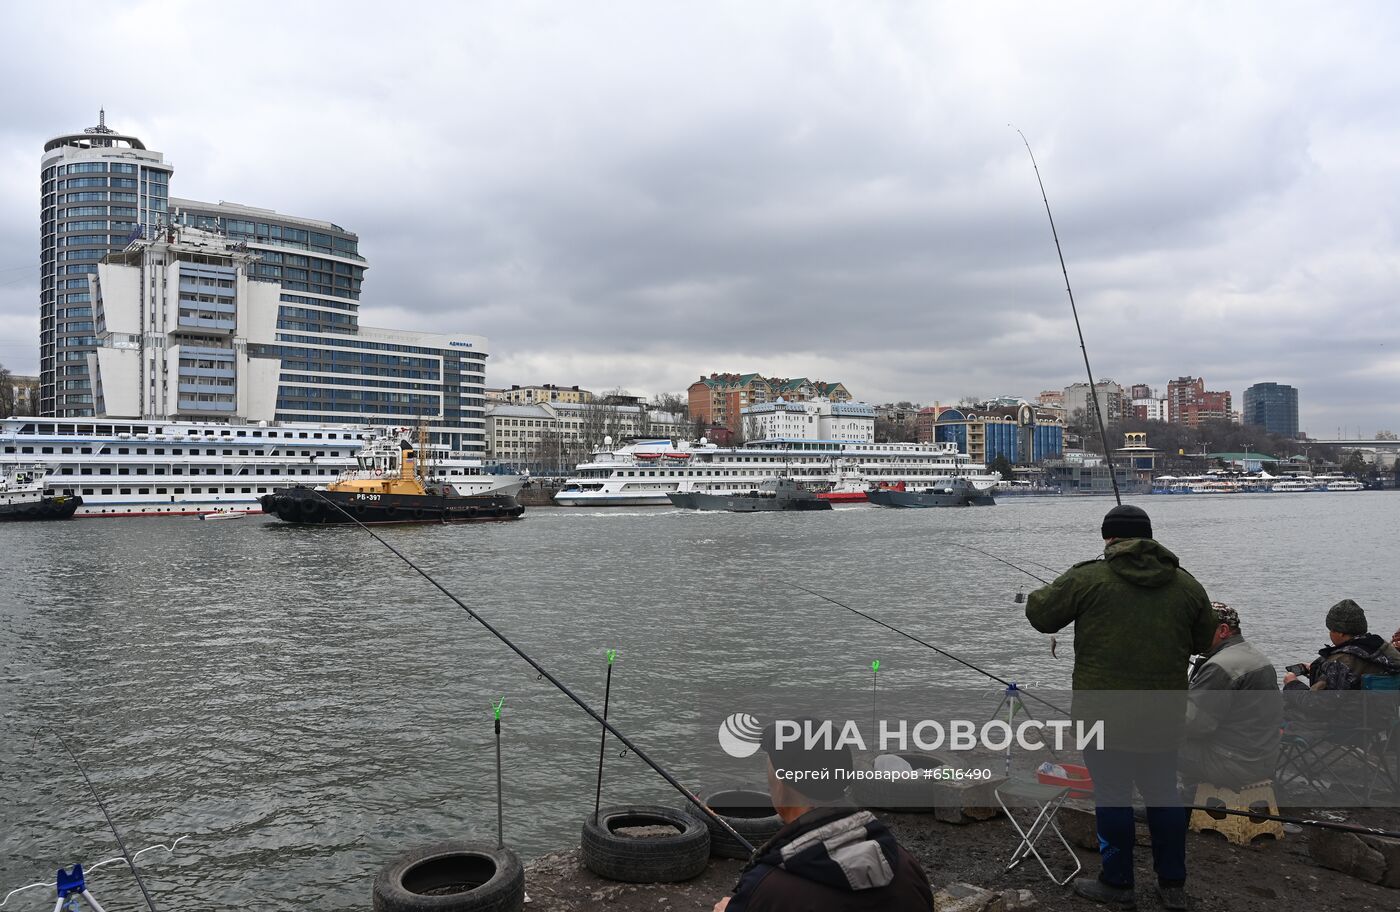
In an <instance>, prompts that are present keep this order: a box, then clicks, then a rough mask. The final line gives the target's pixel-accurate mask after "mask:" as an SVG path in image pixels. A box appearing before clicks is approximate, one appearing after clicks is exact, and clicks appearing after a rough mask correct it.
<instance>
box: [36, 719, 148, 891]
mask: <svg viewBox="0 0 1400 912" xmlns="http://www.w3.org/2000/svg"><path fill="white" fill-rule="evenodd" d="M49 734H51V735H53V736H54V737H55V738H57V739H58V743H59V744H61V745H63V750H64V752H65V753H66V754H68V756H69V758H70V759H71V760H72V761H73V765H74V766H76V767H77V768H78V772H79V773H81V774H82V777H83V782H85V783H87V787H88V792H89V793H90V794H91V795H92V800H93V801H96V802H97V806H98V808H100V809H101V811H102V816H103V817H105V818H107V828H108V829H109V830H111V831H112V835H113V836H115V837H116V838H117V846H118V847H119V848H120V849H121V850H122V858H124V859H126V866H127V867H129V868H131V876H133V877H135V878H136V886H138V887H140V888H141V895H142V896H144V897H145V898H146V905H147V906H149V907H150V909H151V912H156V904H155V903H154V902H152V901H151V894H150V893H148V892H146V883H145V881H143V880H142V879H141V872H140V871H138V870H137V869H136V860H135V859H133V858H132V857H131V853H130V852H128V851H127V849H126V841H125V840H124V839H122V834H121V833H120V832H118V830H117V825H116V824H115V823H113V822H112V815H111V814H109V813H107V805H105V804H103V803H102V798H101V796H99V795H98V794H97V789H95V788H93V786H92V780H91V779H89V778H88V774H87V770H85V769H83V765H82V763H80V762H78V757H77V755H76V754H74V753H73V751H72V750H71V749H70V748H69V747H68V742H67V741H64V740H63V736H62V735H60V734H59V733H58V732H56V731H54V730H53V729H49ZM172 850H173V849H172Z"/></svg>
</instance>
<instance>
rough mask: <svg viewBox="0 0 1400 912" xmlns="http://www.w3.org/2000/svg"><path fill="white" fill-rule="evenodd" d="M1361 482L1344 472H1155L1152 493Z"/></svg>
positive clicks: (1299, 488) (1292, 490) (1280, 490)
mask: <svg viewBox="0 0 1400 912" xmlns="http://www.w3.org/2000/svg"><path fill="white" fill-rule="evenodd" d="M1363 488H1364V485H1362V484H1361V482H1359V481H1357V480H1356V479H1354V478H1350V477H1348V476H1346V475H1339V474H1331V475H1292V476H1274V475H1269V474H1268V473H1266V472H1261V473H1259V474H1256V475H1242V474H1239V473H1233V472H1218V473H1209V474H1205V475H1159V476H1158V477H1156V478H1154V479H1152V493H1153V494H1241V493H1244V494H1267V493H1274V494H1297V493H1301V492H1304V491H1360V490H1363Z"/></svg>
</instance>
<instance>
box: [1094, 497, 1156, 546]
mask: <svg viewBox="0 0 1400 912" xmlns="http://www.w3.org/2000/svg"><path fill="white" fill-rule="evenodd" d="M1102 531H1103V537H1104V538H1151V537H1152V520H1150V519H1148V518H1147V511H1146V510H1144V509H1143V508H1142V507H1134V506H1130V505H1128V504H1121V505H1119V506H1116V507H1114V508H1113V509H1112V510H1109V511H1108V515H1106V516H1105V517H1104V518H1103V530H1102Z"/></svg>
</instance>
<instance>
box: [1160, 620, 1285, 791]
mask: <svg viewBox="0 0 1400 912" xmlns="http://www.w3.org/2000/svg"><path fill="white" fill-rule="evenodd" d="M1210 607H1211V610H1212V611H1213V612H1214V613H1215V621H1216V628H1215V637H1214V639H1213V640H1212V641H1211V647H1210V651H1209V652H1207V653H1205V654H1204V655H1202V656H1201V657H1200V659H1199V660H1198V661H1197V662H1196V665H1195V667H1194V668H1193V669H1192V671H1191V681H1190V685H1189V686H1190V692H1189V694H1190V699H1189V701H1188V703H1187V705H1186V740H1185V743H1184V744H1182V746H1181V751H1180V754H1179V756H1178V758H1177V769H1178V771H1179V772H1180V773H1181V778H1182V779H1183V780H1184V781H1185V782H1186V783H1187V784H1188V785H1194V784H1196V783H1200V782H1209V783H1210V784H1212V785H1218V786H1223V787H1225V788H1239V787H1240V786H1242V785H1248V784H1249V783H1251V782H1259V781H1260V780H1263V779H1271V778H1273V775H1274V767H1275V765H1276V764H1277V762H1278V746H1279V727H1280V726H1281V725H1282V724H1283V697H1282V695H1281V694H1280V693H1279V691H1278V672H1277V671H1276V670H1275V669H1274V666H1273V664H1272V663H1271V662H1270V661H1269V659H1268V657H1267V656H1265V655H1264V654H1263V653H1261V652H1260V651H1259V650H1257V649H1255V648H1254V647H1253V646H1251V645H1250V644H1249V643H1247V642H1245V639H1244V633H1243V631H1241V629H1240V616H1239V613H1238V612H1237V611H1235V609H1233V608H1231V607H1230V606H1229V605H1226V604H1224V603H1222V602H1211V603H1210Z"/></svg>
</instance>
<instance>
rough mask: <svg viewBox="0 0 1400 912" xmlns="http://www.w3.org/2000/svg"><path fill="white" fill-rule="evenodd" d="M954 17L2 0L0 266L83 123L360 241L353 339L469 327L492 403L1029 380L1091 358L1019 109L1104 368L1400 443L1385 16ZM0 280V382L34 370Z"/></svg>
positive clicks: (199, 178) (873, 391)
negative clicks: (1285, 392)
mask: <svg viewBox="0 0 1400 912" xmlns="http://www.w3.org/2000/svg"><path fill="white" fill-rule="evenodd" d="M966 6H967V5H951V4H950V5H941V6H930V5H911V4H888V5H875V4H862V5H858V6H852V5H848V4H825V5H813V4H738V3H735V4H728V5H724V4H719V5H716V4H708V5H703V6H696V5H680V4H656V3H612V4H606V5H597V4H595V5H589V6H588V7H577V8H575V7H571V6H568V5H562V4H548V5H547V4H523V5H522V4H499V5H480V4H474V5H470V6H469V7H459V6H457V5H442V6H435V7H431V8H429V7H425V6H411V7H405V8H402V9H400V8H386V7H384V6H383V5H375V4H365V3H348V4H340V5H337V6H336V7H335V13H334V15H330V14H329V13H328V10H327V8H325V7H320V6H315V5H304V6H303V5H295V4H293V5H288V4H282V5H273V4H256V3H255V4H245V5H243V6H240V7H239V8H238V11H237V12H236V13H235V12H233V11H231V10H216V9H212V8H205V7H204V6H200V5H168V4H160V3H150V4H138V5H133V6H127V7H124V8H120V9H113V8H111V7H110V6H106V5H96V4H94V5H91V6H82V7H79V9H81V14H80V15H72V14H68V13H66V12H57V11H50V10H49V9H48V7H46V6H41V5H38V4H28V5H20V6H19V7H18V8H13V9H11V10H10V11H8V12H7V18H8V20H9V21H8V23H7V25H8V26H9V27H8V28H7V29H6V32H5V36H4V37H0V51H3V54H0V78H4V79H5V80H6V83H7V84H10V85H16V84H18V85H24V86H27V87H28V88H29V91H26V92H24V93H17V94H16V96H15V97H14V98H13V99H7V103H6V107H7V111H6V113H7V117H6V118H4V119H3V122H0V156H3V161H0V166H3V167H0V250H3V251H5V253H4V254H3V255H0V270H3V269H5V268H6V267H12V266H22V265H23V264H24V263H25V262H32V261H33V260H34V259H36V253H37V248H38V238H37V222H38V218H37V165H38V157H39V152H40V149H41V148H42V143H43V141H44V139H46V138H47V137H49V136H51V135H54V134H57V133H61V132H65V131H68V130H71V129H77V128H80V127H82V126H84V125H87V124H88V123H89V122H90V121H91V120H92V118H93V109H95V108H96V106H97V105H98V104H106V105H107V106H108V110H109V119H110V120H111V122H112V123H114V124H116V125H117V126H118V127H119V128H121V129H123V130H126V131H129V132H132V133H135V134H137V135H139V136H141V137H143V138H144V139H145V140H146V142H147V143H148V145H150V146H151V147H152V148H157V149H160V150H162V151H164V152H165V153H166V154H167V156H168V157H169V158H170V159H172V160H173V161H174V163H175V165H176V175H175V178H174V183H173V185H172V188H173V192H174V193H175V194H176V195H179V196H186V197H194V198H210V199H219V198H222V199H228V200H236V201H239V202H245V203H250V204H253V205H260V206H267V207H270V208H276V209H278V210H281V211H284V212H293V213H297V214H302V215H310V216H314V217H318V218H326V219H330V220H332V221H335V222H337V223H338V224H341V225H344V226H346V227H349V228H351V229H352V230H355V231H357V232H359V233H360V235H361V239H362V250H363V251H364V253H365V255H366V256H367V257H368V258H369V260H370V266H371V269H370V272H369V275H368V278H367V282H366V288H365V296H364V300H363V313H364V319H365V321H366V322H369V323H373V322H379V323H392V324H393V325H402V326H413V327H418V328H422V329H453V330H460V331H467V332H477V333H482V334H485V335H488V336H489V337H490V338H491V340H492V353H493V358H492V363H491V367H490V370H491V373H490V375H489V376H490V379H491V380H492V381H493V382H498V383H511V382H530V381H552V382H565V383H575V382H577V383H581V384H583V385H588V386H594V387H599V388H605V387H610V386H614V385H623V386H627V387H629V388H632V389H633V390H634V391H639V392H640V391H645V392H656V391H663V390H675V389H680V388H682V387H683V386H684V385H686V384H687V383H689V382H690V381H692V380H693V379H694V378H695V377H696V376H698V375H700V374H701V373H702V372H708V371H710V370H726V369H757V370H765V371H771V372H774V373H787V372H791V373H802V374H808V375H813V376H818V375H819V376H823V377H826V378H828V379H841V380H844V381H845V382H846V383H847V384H848V386H850V387H851V388H852V389H853V390H855V391H856V392H857V394H859V395H862V396H864V397H866V398H869V399H872V400H884V399H905V398H909V399H919V400H924V401H934V400H942V401H949V400H955V399H957V398H959V397H961V396H964V395H978V394H995V393H1005V394H1025V395H1034V394H1035V393H1036V392H1038V391H1039V390H1040V389H1042V388H1053V387H1057V386H1061V385H1063V384H1065V383H1069V382H1073V381H1075V380H1077V379H1079V371H1080V368H1081V365H1080V363H1079V361H1078V352H1077V348H1076V342H1075V339H1074V332H1073V325H1072V323H1071V322H1070V317H1069V312H1068V304H1067V301H1066V299H1065V296H1064V292H1063V282H1062V280H1061V278H1060V276H1059V271H1058V263H1057V261H1056V259H1055V251H1054V247H1053V244H1052V243H1051V239H1050V235H1049V228H1048V225H1047V224H1046V221H1045V216H1044V211H1043V209H1042V208H1041V201H1040V196H1039V190H1038V189H1037V187H1036V185H1035V177H1034V174H1033V173H1032V171H1031V169H1030V162H1029V160H1028V159H1027V158H1026V155H1025V150H1024V148H1023V147H1022V146H1021V144H1020V138H1019V137H1018V136H1017V135H1016V133H1015V132H1014V131H1013V130H1012V129H1010V128H1009V127H1008V126H1007V124H1008V123H1009V122H1015V123H1016V124H1017V125H1019V126H1020V127H1021V128H1022V129H1024V130H1025V131H1026V132H1027V134H1028V135H1029V136H1030V138H1031V140H1032V142H1033V143H1034V145H1035V148H1036V153H1037V156H1038V158H1039V160H1040V163H1041V168H1042V172H1043V175H1044V177H1045V180H1046V185H1047V189H1048V191H1049V194H1050V199H1051V203H1052V205H1053V206H1054V207H1055V212H1056V218H1057V226H1058V227H1059V229H1060V232H1061V239H1062V241H1063V242H1064V245H1065V254H1066V259H1067V261H1068V265H1069V268H1070V275H1071V279H1072V281H1073V282H1074V284H1075V291H1076V297H1077V299H1078V301H1079V304H1080V307H1081V314H1082V315H1083V317H1084V319H1085V332H1086V336H1087V339H1088V343H1089V346H1090V354H1091V355H1092V357H1093V358H1094V361H1095V368H1096V371H1097V373H1099V374H1100V375H1102V376H1111V377H1114V378H1115V379H1118V380H1119V381H1121V382H1149V383H1152V384H1154V385H1158V386H1165V383H1166V381H1167V380H1169V379H1171V378H1173V377H1175V376H1177V375H1180V374H1203V375H1205V377H1206V379H1207V381H1208V384H1209V385H1210V386H1211V387H1212V388H1225V389H1230V390H1232V391H1234V392H1235V394H1236V397H1237V400H1238V399H1239V398H1240V397H1241V396H1242V393H1243V390H1244V387H1245V386H1247V385H1248V384H1250V383H1252V382H1255V381H1258V380H1279V381H1284V382H1291V383H1294V384H1295V385H1297V386H1298V387H1299V388H1300V391H1301V399H1302V407H1303V424H1304V426H1305V427H1306V428H1308V429H1309V430H1310V431H1312V432H1313V433H1314V434H1332V433H1335V432H1336V429H1337V428H1338V427H1343V428H1351V429H1352V430H1351V431H1348V433H1352V432H1354V431H1355V429H1356V428H1357V427H1358V426H1359V427H1360V428H1361V429H1362V431H1364V432H1366V433H1370V432H1373V431H1375V430H1378V429H1381V428H1390V429H1395V430H1400V404H1397V402H1396V401H1395V398H1394V396H1393V394H1392V391H1393V390H1394V389H1395V388H1396V381H1398V380H1400V353H1397V350H1400V330H1397V329H1396V327H1395V321H1394V319H1393V317H1392V316H1391V314H1393V312H1394V306H1393V297H1394V294H1395V291H1394V289H1395V287H1396V283H1395V278H1396V262H1397V257H1396V235H1397V230H1396V228H1397V226H1396V216H1395V213H1396V212H1398V211H1400V208H1398V207H1397V206H1395V205H1394V203H1395V200H1394V196H1395V195H1396V193H1397V189H1396V188H1397V187H1400V182H1398V181H1397V180H1396V178H1397V174H1396V171H1397V167H1400V166H1397V164H1396V163H1395V161H1394V160H1393V156H1392V155H1390V154H1389V150H1391V149H1393V148H1394V146H1395V142H1396V139H1397V135H1396V134H1397V132H1400V129H1398V127H1400V125H1397V120H1396V102H1395V99H1396V98H1397V97H1400V93H1397V91H1396V89H1397V88H1398V87H1397V84H1396V83H1397V74H1400V65H1398V64H1397V63H1395V62H1394V60H1393V59H1392V58H1393V56H1394V55H1393V54H1392V53H1391V49H1392V48H1393V47H1394V46H1395V38H1396V37H1397V36H1396V31H1397V29H1396V25H1397V17H1400V14H1397V13H1396V12H1395V11H1393V10H1392V9H1391V8H1390V7H1389V6H1388V5H1386V4H1375V5H1358V6H1353V7H1346V8H1343V9H1340V10H1335V9H1328V10H1322V9H1320V8H1317V7H1308V6H1288V5H1283V6H1280V5H1278V4H1259V5H1253V6H1243V5H1232V6H1231V7H1230V8H1229V9H1228V10H1226V11H1221V10H1219V9H1217V8H1216V7H1215V6H1214V5H1209V4H1201V5H1183V4H1169V5H1168V4H1163V5H1133V6H1131V7H1126V6H1118V5H1112V4H1093V5H1091V4H1083V5H1074V6H1069V7H1063V6H1060V7H1056V8H1054V9H1048V8H1047V9H1037V8H1033V7H1029V6H1025V5H991V4H987V5H978V6H977V7H976V8H975V9H969V8H966ZM60 26H61V27H62V29H63V32H64V34H65V36H66V39H65V44H66V47H68V48H70V49H72V50H73V54H72V59H71V60H69V61H67V62H66V63H65V65H64V66H62V67H54V66H52V65H51V64H52V59H51V48H49V47H48V46H46V45H44V44H43V43H42V42H41V41H40V40H39V38H40V36H42V35H44V34H51V33H52V32H53V30H54V29H56V28H59V27H60ZM132 42H135V43H136V44H135V45H133V44H132ZM133 46H140V47H148V48H151V49H152V53H151V54H150V59H149V62H145V61H143V58H142V55H140V54H135V55H133V54H132V53H131V48H132V47H133ZM37 74H42V75H37ZM16 275H19V276H21V277H23V276H24V275H25V274H24V273H23V271H22V270H21V271H19V272H8V273H7V272H3V271H0V360H3V361H4V362H5V363H7V364H9V365H11V366H12V367H14V368H15V369H18V370H33V369H34V367H35V365H36V361H37V353H36V352H35V350H34V349H35V344H34V340H35V336H36V330H37V318H36V316H35V311H36V310H37V308H36V306H35V302H36V299H37V292H36V291H35V284H36V283H35V280H34V279H33V277H32V276H33V274H32V273H30V274H28V275H29V276H30V278H29V279H28V280H27V281H19V282H13V283H8V282H7V276H8V277H14V276H16Z"/></svg>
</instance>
